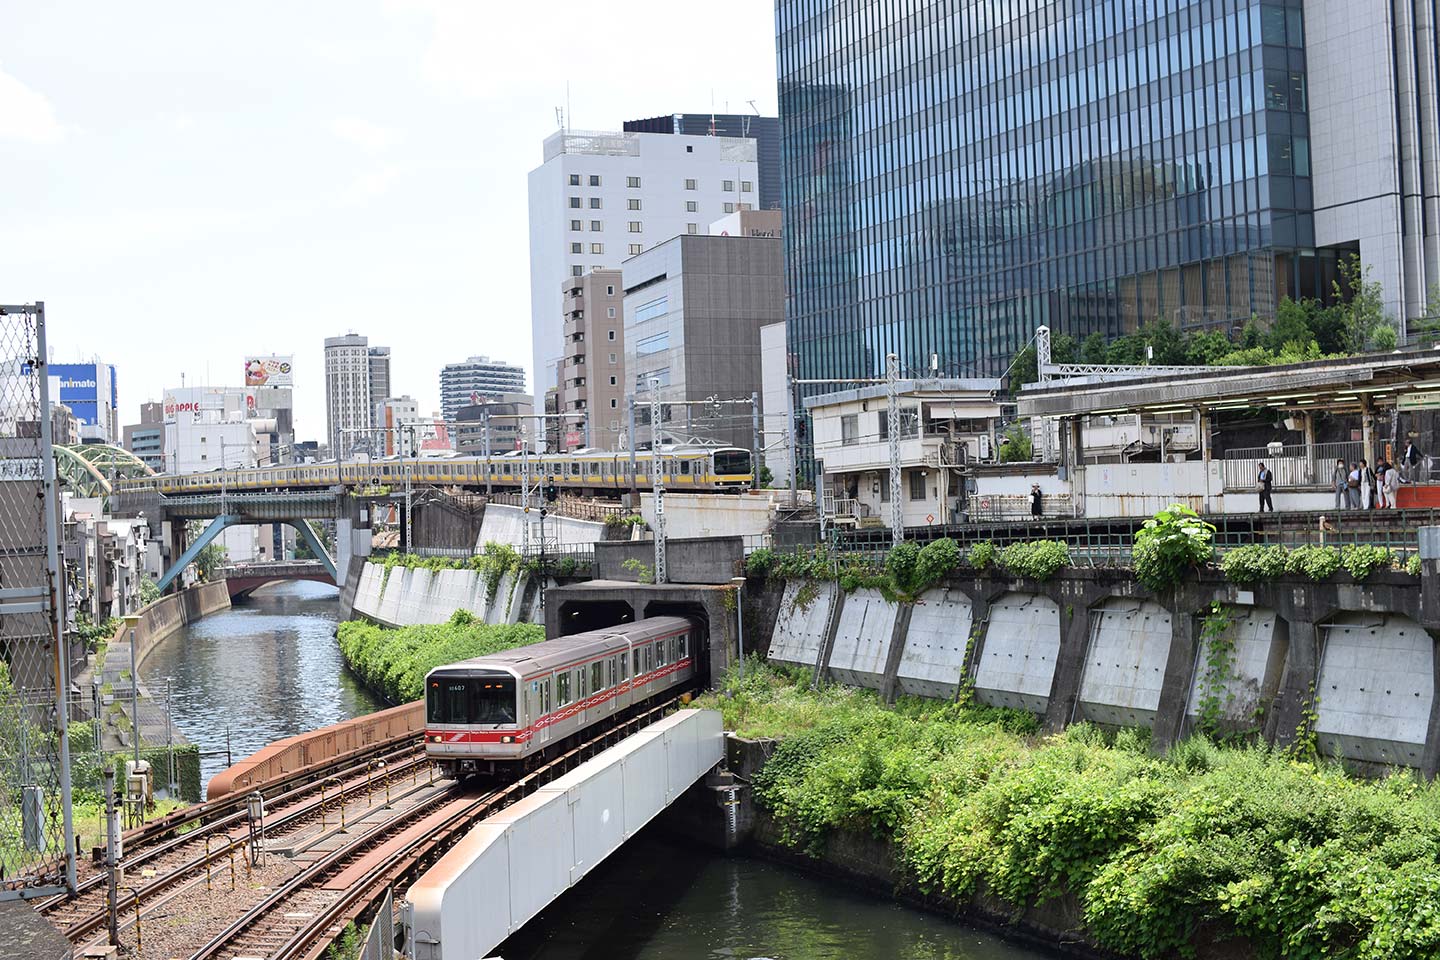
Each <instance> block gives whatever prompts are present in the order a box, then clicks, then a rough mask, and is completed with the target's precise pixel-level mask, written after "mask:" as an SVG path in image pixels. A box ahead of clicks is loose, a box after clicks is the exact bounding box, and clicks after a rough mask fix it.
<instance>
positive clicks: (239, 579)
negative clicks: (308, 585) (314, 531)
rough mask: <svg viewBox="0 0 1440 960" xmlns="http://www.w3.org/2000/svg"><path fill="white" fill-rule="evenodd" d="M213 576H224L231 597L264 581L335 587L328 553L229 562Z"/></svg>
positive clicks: (332, 565) (247, 594)
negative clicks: (307, 557)
mask: <svg viewBox="0 0 1440 960" xmlns="http://www.w3.org/2000/svg"><path fill="white" fill-rule="evenodd" d="M312 549H313V548H312ZM215 575H216V576H217V577H223V578H224V579H225V586H226V587H227V588H229V590H230V599H231V600H234V599H236V598H238V597H244V596H249V595H250V594H251V593H253V592H254V591H255V590H258V589H259V588H260V587H263V586H265V584H267V583H274V582H276V581H277V580H314V581H316V582H317V583H328V584H332V585H337V586H338V584H335V562H334V561H333V560H331V559H330V557H329V556H324V558H323V559H320V560H277V561H273V562H270V563H232V564H227V565H225V566H223V567H221V568H220V569H219V570H218V571H217V572H216V574H215Z"/></svg>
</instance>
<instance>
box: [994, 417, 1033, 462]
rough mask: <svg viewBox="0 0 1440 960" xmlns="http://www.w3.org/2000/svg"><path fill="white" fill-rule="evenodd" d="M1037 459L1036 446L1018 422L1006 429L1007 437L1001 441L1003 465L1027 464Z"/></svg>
mask: <svg viewBox="0 0 1440 960" xmlns="http://www.w3.org/2000/svg"><path fill="white" fill-rule="evenodd" d="M1033 459H1035V446H1034V444H1032V443H1031V441H1030V434H1028V433H1026V432H1025V428H1024V427H1023V426H1022V425H1021V424H1020V423H1019V422H1018V421H1017V422H1016V423H1012V424H1010V426H1008V427H1006V428H1005V436H1004V438H1003V439H1001V441H1000V462H1001V463H1025V462H1029V461H1031V460H1033Z"/></svg>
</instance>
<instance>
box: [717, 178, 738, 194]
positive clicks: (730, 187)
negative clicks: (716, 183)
mask: <svg viewBox="0 0 1440 960" xmlns="http://www.w3.org/2000/svg"><path fill="white" fill-rule="evenodd" d="M720 182H721V183H722V184H724V186H722V187H721V188H720V189H721V190H723V191H724V192H725V193H734V192H735V181H734V180H722V181H720Z"/></svg>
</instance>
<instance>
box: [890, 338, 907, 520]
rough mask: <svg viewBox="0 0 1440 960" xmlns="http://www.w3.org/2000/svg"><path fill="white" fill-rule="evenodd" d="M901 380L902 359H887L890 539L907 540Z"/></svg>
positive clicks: (893, 357)
mask: <svg viewBox="0 0 1440 960" xmlns="http://www.w3.org/2000/svg"><path fill="white" fill-rule="evenodd" d="M899 379H900V358H899V357H898V356H896V355H895V354H893V353H891V354H887V355H886V357H885V404H886V408H885V420H886V424H887V425H888V427H889V432H890V539H891V542H892V543H899V542H900V541H902V540H904V539H905V507H904V502H903V501H902V500H901V499H900V397H899V395H898V393H897V388H896V385H895V384H896V381H898V380H899Z"/></svg>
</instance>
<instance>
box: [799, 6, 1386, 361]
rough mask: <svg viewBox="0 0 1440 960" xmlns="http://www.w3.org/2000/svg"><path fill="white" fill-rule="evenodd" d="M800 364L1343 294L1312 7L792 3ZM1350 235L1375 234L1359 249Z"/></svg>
mask: <svg viewBox="0 0 1440 960" xmlns="http://www.w3.org/2000/svg"><path fill="white" fill-rule="evenodd" d="M776 26H777V32H778V57H779V83H780V117H781V145H782V158H781V160H782V171H783V179H784V190H785V196H784V208H785V217H786V224H785V243H786V270H787V274H788V275H787V285H788V297H789V300H788V309H787V320H788V323H789V328H788V334H787V336H788V340H789V348H790V352H791V354H792V356H793V368H794V372H795V375H796V376H797V377H801V378H824V377H874V376H882V375H883V373H884V364H885V355H886V354H887V353H889V352H895V353H897V354H899V356H900V359H901V364H902V368H904V369H905V370H907V371H909V372H911V373H916V374H922V373H924V372H925V371H928V370H929V369H931V365H932V362H933V363H935V364H937V365H938V371H939V373H941V374H942V375H951V376H961V375H975V374H991V375H994V374H999V373H1002V372H1003V371H1004V370H1005V369H1006V367H1007V365H1008V364H1009V363H1010V360H1011V358H1012V357H1013V355H1014V353H1015V351H1016V350H1017V349H1018V348H1019V347H1020V346H1022V345H1024V344H1025V343H1026V342H1027V341H1028V340H1029V339H1030V337H1031V336H1032V335H1033V333H1034V331H1035V328H1036V327H1037V326H1039V325H1041V324H1046V325H1048V326H1050V327H1051V328H1052V329H1053V330H1055V331H1056V332H1057V333H1069V334H1072V335H1074V336H1076V337H1084V336H1085V335H1087V334H1089V333H1091V332H1093V331H1099V332H1101V333H1103V334H1105V335H1107V336H1116V335H1120V334H1123V333H1126V332H1131V331H1133V330H1134V329H1136V328H1137V327H1138V326H1139V325H1140V324H1142V323H1146V322H1149V321H1152V320H1156V319H1160V320H1164V321H1167V322H1171V323H1174V324H1176V325H1178V326H1180V327H1183V328H1187V329H1193V328H1200V327H1211V328H1215V327H1220V328H1226V329H1228V328H1230V327H1232V326H1236V325H1239V324H1242V323H1243V322H1244V321H1245V320H1246V319H1248V318H1249V317H1250V316H1251V315H1252V314H1256V315H1260V316H1262V317H1265V316H1270V315H1272V314H1273V312H1274V310H1275V307H1276V305H1277V303H1278V302H1279V300H1280V298H1282V297H1284V296H1287V295H1289V296H1294V297H1299V296H1317V295H1321V294H1322V293H1323V291H1324V290H1325V289H1328V287H1329V280H1330V277H1331V276H1332V275H1333V272H1334V261H1335V257H1336V256H1337V255H1338V254H1340V253H1343V252H1345V249H1346V247H1345V245H1344V244H1338V245H1332V246H1330V247H1329V248H1326V249H1320V250H1317V246H1316V239H1315V217H1314V212H1313V211H1314V210H1315V207H1316V204H1315V200H1314V198H1313V195H1312V193H1313V191H1312V171H1311V147H1310V139H1309V138H1310V130H1309V126H1310V119H1309V116H1308V112H1307V108H1308V104H1307V76H1306V49H1305V18H1304V16H1303V15H1302V10H1301V6H1300V2H1299V0H1289V2H1285V0H1267V2H1260V0H1053V2H1045V0H778V2H777V5H776ZM1353 246H1354V247H1355V248H1357V249H1358V241H1357V243H1356V244H1354V245H1353Z"/></svg>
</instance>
